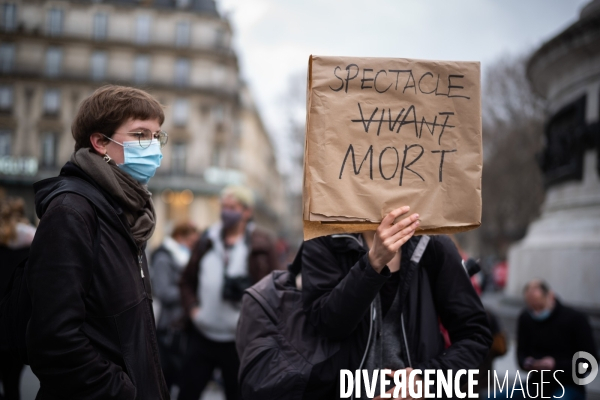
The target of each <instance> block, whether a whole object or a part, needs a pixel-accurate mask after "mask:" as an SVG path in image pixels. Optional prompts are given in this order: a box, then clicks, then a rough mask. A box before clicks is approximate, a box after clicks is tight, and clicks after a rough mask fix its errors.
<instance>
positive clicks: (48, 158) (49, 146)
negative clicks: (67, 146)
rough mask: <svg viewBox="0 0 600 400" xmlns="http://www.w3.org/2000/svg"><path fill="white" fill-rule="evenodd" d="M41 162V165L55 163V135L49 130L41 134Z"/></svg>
mask: <svg viewBox="0 0 600 400" xmlns="http://www.w3.org/2000/svg"><path fill="white" fill-rule="evenodd" d="M41 143H42V154H41V164H42V166H43V167H54V166H55V165H56V135H55V134H54V133H51V132H46V133H44V134H42V140H41Z"/></svg>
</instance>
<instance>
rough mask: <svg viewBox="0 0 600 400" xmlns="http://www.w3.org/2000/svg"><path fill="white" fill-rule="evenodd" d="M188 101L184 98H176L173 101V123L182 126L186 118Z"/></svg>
mask: <svg viewBox="0 0 600 400" xmlns="http://www.w3.org/2000/svg"><path fill="white" fill-rule="evenodd" d="M188 111H189V106H188V101H187V100H186V99H176V100H175V102H174V103H173V124H174V125H176V126H183V125H185V124H187V120H188Z"/></svg>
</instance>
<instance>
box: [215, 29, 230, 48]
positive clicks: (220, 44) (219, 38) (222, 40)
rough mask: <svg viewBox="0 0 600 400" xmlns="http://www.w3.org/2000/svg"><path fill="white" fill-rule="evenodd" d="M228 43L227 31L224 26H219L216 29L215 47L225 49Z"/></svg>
mask: <svg viewBox="0 0 600 400" xmlns="http://www.w3.org/2000/svg"><path fill="white" fill-rule="evenodd" d="M226 44H227V32H226V31H225V29H223V28H219V29H217V30H216V31H215V47H216V48H218V49H225V48H226Z"/></svg>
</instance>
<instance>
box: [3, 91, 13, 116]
mask: <svg viewBox="0 0 600 400" xmlns="http://www.w3.org/2000/svg"><path fill="white" fill-rule="evenodd" d="M12 96H13V92H12V87H10V86H0V111H3V112H7V111H10V110H11V109H12V101H13V99H12Z"/></svg>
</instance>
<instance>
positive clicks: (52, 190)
mask: <svg viewBox="0 0 600 400" xmlns="http://www.w3.org/2000/svg"><path fill="white" fill-rule="evenodd" d="M33 189H34V191H35V213H36V214H37V216H38V218H40V219H41V218H42V216H43V215H44V213H45V212H46V210H47V209H48V206H49V205H50V203H51V202H52V200H53V199H54V198H55V197H56V196H58V195H60V194H63V193H76V194H79V195H81V196H83V197H85V198H86V199H87V200H88V201H90V202H91V203H92V204H93V205H94V207H95V209H96V211H97V212H98V213H99V214H101V215H103V216H104V217H106V219H107V221H112V222H113V224H114V225H115V227H116V228H118V229H124V230H125V231H126V232H127V233H128V234H129V229H127V228H125V227H126V226H127V225H126V224H124V223H123V220H122V218H123V211H122V209H121V207H120V206H119V205H118V204H117V203H116V202H115V201H114V199H113V198H112V197H111V196H110V195H109V194H108V193H107V192H106V191H105V190H103V189H102V188H101V187H100V186H98V184H97V183H96V182H95V181H94V180H93V179H92V178H91V177H90V176H89V175H88V174H86V173H85V172H84V171H83V170H82V169H81V168H79V167H78V166H77V165H75V164H73V163H72V162H67V163H66V164H65V165H64V166H63V167H62V169H61V170H60V175H59V176H57V177H54V178H48V179H44V180H41V181H38V182H36V183H34V184H33ZM115 217H117V218H115ZM129 235H130V234H129Z"/></svg>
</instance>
